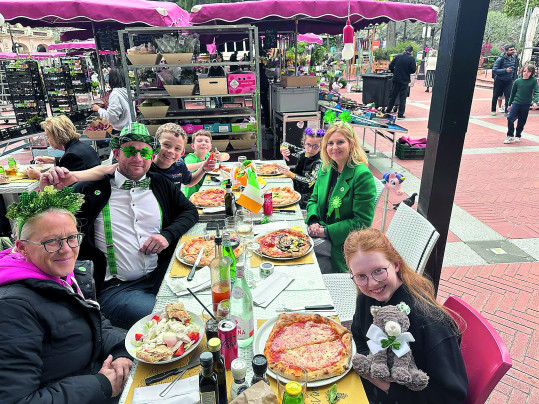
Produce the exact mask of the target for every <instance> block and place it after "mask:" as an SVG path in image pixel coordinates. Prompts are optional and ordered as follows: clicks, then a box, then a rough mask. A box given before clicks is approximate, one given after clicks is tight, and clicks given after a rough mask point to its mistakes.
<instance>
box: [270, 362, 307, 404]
mask: <svg viewBox="0 0 539 404" xmlns="http://www.w3.org/2000/svg"><path fill="white" fill-rule="evenodd" d="M286 366H287V367H291V368H293V369H294V370H295V371H297V372H298V375H300V376H299V377H298V378H296V379H293V380H294V381H296V382H298V383H299V384H300V385H301V387H302V389H303V400H305V397H306V394H307V382H308V381H309V379H308V374H307V370H305V368H302V367H301V366H297V365H291V364H289V363H287V364H286ZM275 380H276V382H277V398H278V399H279V403H282V402H283V395H284V391H285V386H286V383H288V382H289V381H291V380H290V379H287V378H285V377H283V376H280V375H278V374H275Z"/></svg>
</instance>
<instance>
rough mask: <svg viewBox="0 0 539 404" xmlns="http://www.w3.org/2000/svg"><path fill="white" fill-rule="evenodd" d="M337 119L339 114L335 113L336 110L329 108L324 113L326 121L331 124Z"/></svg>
mask: <svg viewBox="0 0 539 404" xmlns="http://www.w3.org/2000/svg"><path fill="white" fill-rule="evenodd" d="M336 119H337V114H336V113H335V111H331V110H328V111H326V112H325V113H324V122H326V123H329V124H330V125H333V123H334V122H335V120H336Z"/></svg>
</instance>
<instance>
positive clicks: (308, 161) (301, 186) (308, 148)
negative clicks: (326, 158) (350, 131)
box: [279, 128, 326, 209]
mask: <svg viewBox="0 0 539 404" xmlns="http://www.w3.org/2000/svg"><path fill="white" fill-rule="evenodd" d="M325 133H326V131H325V129H318V130H315V129H312V128H306V129H305V131H304V132H303V138H302V139H301V141H302V143H303V149H302V148H300V147H297V146H294V145H293V144H290V143H283V144H282V145H281V154H282V155H283V157H284V158H285V160H288V157H289V156H290V155H292V156H294V157H296V158H297V159H298V163H297V164H296V168H295V169H294V172H291V171H290V169H289V168H288V167H283V166H279V171H280V172H281V173H282V174H284V175H285V176H287V177H288V178H291V179H292V181H293V183H294V189H295V190H296V191H298V192H299V193H300V194H301V199H300V201H299V206H300V207H301V208H302V209H305V207H306V206H307V201H308V200H309V198H310V197H311V194H312V192H313V187H314V183H315V182H316V176H317V175H318V169H319V168H320V164H321V163H322V160H321V159H320V145H321V143H322V138H323V137H324V135H325ZM290 149H292V151H290Z"/></svg>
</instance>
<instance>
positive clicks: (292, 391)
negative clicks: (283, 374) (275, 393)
mask: <svg viewBox="0 0 539 404" xmlns="http://www.w3.org/2000/svg"><path fill="white" fill-rule="evenodd" d="M304 402H305V401H303V388H302V387H301V384H299V383H298V382H294V381H292V382H288V383H286V386H285V387H284V394H283V401H282V404H303V403H304Z"/></svg>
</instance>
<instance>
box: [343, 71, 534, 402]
mask: <svg viewBox="0 0 539 404" xmlns="http://www.w3.org/2000/svg"><path fill="white" fill-rule="evenodd" d="M424 90H425V88H424V87H423V82H421V81H417V82H416V84H415V87H413V88H412V91H411V95H410V98H409V99H408V102H407V103H406V113H405V116H406V117H407V119H405V120H402V121H398V123H399V124H400V125H401V126H404V127H406V128H407V129H408V130H409V133H408V135H407V136H410V137H411V138H413V139H416V138H422V137H427V133H428V132H427V122H428V115H429V108H430V100H431V95H432V93H425V92H424ZM347 96H349V97H350V98H353V99H356V100H359V101H360V100H361V94H353V93H352V94H347ZM491 97H492V91H491V90H488V89H482V88H479V87H476V89H475V93H474V100H473V104H472V109H471V118H470V124H469V126H468V132H467V134H466V140H465V143H464V152H463V156H462V161H461V166H460V173H459V179H458V183H457V190H456V194H455V202H454V205H453V213H452V217H451V222H450V233H449V236H448V243H447V246H446V252H445V257H444V261H443V270H442V278H441V282H440V288H439V294H438V300H439V301H440V302H443V301H445V299H446V298H447V297H448V296H449V295H456V296H459V297H461V298H462V299H464V300H465V301H466V302H468V303H470V304H471V305H472V306H473V307H475V308H476V309H477V310H478V311H479V312H481V314H482V315H483V316H484V317H485V318H486V319H487V320H488V321H489V322H490V323H491V324H492V325H493V327H494V328H495V329H496V330H497V331H498V333H499V334H500V335H501V337H502V338H503V340H504V341H505V343H506V345H507V347H508V349H509V351H510V353H511V359H512V361H513V367H512V368H511V369H510V370H509V372H508V373H507V374H506V375H505V376H504V377H503V379H502V380H501V382H500V383H499V384H498V386H497V387H496V389H495V390H494V392H493V393H492V394H491V396H490V398H489V400H488V403H490V404H499V403H515V404H517V403H518V404H524V403H527V404H532V403H533V404H537V403H539V388H538V386H537V380H538V378H539V316H538V310H539V263H538V262H537V261H538V259H539V241H538V240H539V239H538V238H537V237H538V235H539V191H538V187H539V111H533V112H530V115H529V117H528V122H527V124H526V126H525V128H524V130H525V132H524V133H523V139H522V142H521V143H519V144H509V145H505V144H503V141H504V140H505V137H506V135H505V133H506V130H507V128H506V125H507V120H506V119H505V118H504V116H503V114H500V113H498V114H497V116H495V117H492V116H490V100H491ZM356 131H357V133H358V135H360V136H362V134H363V131H362V130H361V131H359V130H358V129H356ZM367 132H369V133H368V134H367V136H366V143H367V146H368V147H369V148H370V150H371V155H370V156H369V162H370V165H371V169H372V171H373V173H374V175H375V176H376V177H377V178H381V176H382V173H385V172H387V171H399V172H401V173H403V174H404V175H405V177H406V179H405V181H404V182H403V189H404V191H405V192H406V194H407V195H411V194H412V193H413V192H419V188H420V178H421V174H422V169H423V160H400V159H398V158H396V157H395V160H394V166H393V169H391V168H390V164H389V163H390V160H389V158H388V157H389V156H390V154H391V142H390V141H387V140H385V139H383V138H381V137H378V139H377V155H375V156H373V155H372V151H373V147H372V146H373V144H374V135H373V133H372V132H371V131H367ZM405 197H407V196H403V197H396V196H394V195H390V197H389V202H391V203H396V202H399V201H400V200H401V199H404V198H405ZM389 207H391V205H389ZM382 209H383V199H382V200H381V202H380V204H379V205H378V208H377V212H376V215H375V219H374V223H373V226H375V227H378V228H380V226H381V218H382ZM393 212H394V211H393V210H392V209H391V210H389V211H388V218H387V219H386V226H387V224H388V223H389V221H390V219H391V217H392V215H393Z"/></svg>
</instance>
